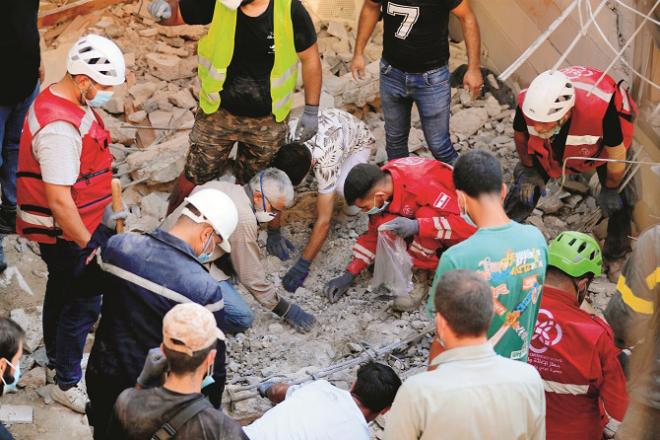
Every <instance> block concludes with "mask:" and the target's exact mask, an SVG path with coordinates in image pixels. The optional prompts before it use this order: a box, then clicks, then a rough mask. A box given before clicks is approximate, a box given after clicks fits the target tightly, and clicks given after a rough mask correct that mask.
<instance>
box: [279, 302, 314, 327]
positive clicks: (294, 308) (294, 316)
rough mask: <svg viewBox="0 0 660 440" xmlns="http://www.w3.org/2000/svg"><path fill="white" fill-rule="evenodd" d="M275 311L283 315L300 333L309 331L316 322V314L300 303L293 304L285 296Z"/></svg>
mask: <svg viewBox="0 0 660 440" xmlns="http://www.w3.org/2000/svg"><path fill="white" fill-rule="evenodd" d="M273 313H275V314H276V315H277V316H281V317H282V319H284V320H285V321H286V322H287V323H288V324H289V325H291V326H292V327H293V328H295V329H296V330H297V331H299V332H300V333H307V332H309V331H310V330H311V329H312V327H314V323H315V322H316V318H314V315H312V314H311V313H307V312H306V311H304V310H303V309H302V308H301V307H300V306H299V305H298V304H292V303H290V302H289V301H287V300H285V299H284V298H280V302H278V303H277V305H276V306H275V308H274V309H273Z"/></svg>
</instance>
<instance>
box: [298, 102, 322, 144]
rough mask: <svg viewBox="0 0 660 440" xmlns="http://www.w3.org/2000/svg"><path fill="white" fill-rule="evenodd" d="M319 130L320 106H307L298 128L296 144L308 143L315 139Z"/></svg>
mask: <svg viewBox="0 0 660 440" xmlns="http://www.w3.org/2000/svg"><path fill="white" fill-rule="evenodd" d="M318 130H319V106H318V105H307V104H306V105H305V110H304V111H303V114H302V116H301V117H300V120H299V121H298V125H297V126H296V133H295V136H294V140H295V141H296V142H301V143H302V142H307V141H308V140H310V139H311V138H313V137H314V135H315V134H316V132H317V131H318Z"/></svg>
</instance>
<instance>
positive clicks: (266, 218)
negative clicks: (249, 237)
mask: <svg viewBox="0 0 660 440" xmlns="http://www.w3.org/2000/svg"><path fill="white" fill-rule="evenodd" d="M259 191H261V204H262V207H263V211H256V212H255V213H254V216H255V217H256V218H257V222H258V223H268V222H270V221H272V220H273V219H274V218H275V217H277V215H276V214H273V213H272V212H269V211H268V210H266V194H265V193H264V173H263V172H262V173H261V174H259Z"/></svg>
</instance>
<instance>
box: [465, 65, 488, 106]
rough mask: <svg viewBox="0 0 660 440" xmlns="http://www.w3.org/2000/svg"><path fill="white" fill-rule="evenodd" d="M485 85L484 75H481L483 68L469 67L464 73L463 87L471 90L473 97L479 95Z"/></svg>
mask: <svg viewBox="0 0 660 440" xmlns="http://www.w3.org/2000/svg"><path fill="white" fill-rule="evenodd" d="M483 85H484V77H483V76H482V75H481V69H479V68H476V69H468V70H467V71H466V72H465V75H463V87H464V88H465V89H466V90H468V91H469V92H470V94H471V95H472V98H473V99H474V98H476V97H477V96H479V94H480V93H481V87H482V86H483Z"/></svg>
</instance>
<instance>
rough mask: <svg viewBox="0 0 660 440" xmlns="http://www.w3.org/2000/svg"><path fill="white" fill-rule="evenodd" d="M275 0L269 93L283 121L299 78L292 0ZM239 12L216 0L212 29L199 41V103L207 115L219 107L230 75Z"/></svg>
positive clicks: (276, 117) (275, 109)
mask: <svg viewBox="0 0 660 440" xmlns="http://www.w3.org/2000/svg"><path fill="white" fill-rule="evenodd" d="M272 1H274V2H275V3H274V11H273V12H274V14H273V16H274V17H273V18H274V20H273V21H274V23H273V28H274V32H273V34H274V38H275V63H274V64H273V70H271V72H270V97H271V99H272V113H273V115H274V116H275V120H276V121H277V122H282V121H283V120H284V119H285V118H286V117H287V116H288V114H289V111H290V110H291V103H292V101H293V92H294V90H295V87H296V82H297V80H298V54H297V53H296V47H295V43H294V39H293V22H292V21H291V1H292V0H272ZM237 14H238V11H236V10H231V9H229V8H228V7H226V6H225V5H223V4H222V2H221V1H220V0H217V2H216V4H215V11H214V13H213V21H212V22H211V27H210V29H209V32H208V34H206V35H205V36H204V38H202V39H201V40H200V41H199V46H198V48H197V53H198V58H199V64H198V75H199V80H200V83H201V86H202V88H201V92H200V94H199V106H200V107H201V108H202V111H204V113H206V114H207V115H208V114H211V113H215V112H216V111H218V108H220V92H221V91H222V86H223V84H224V82H225V78H226V77H227V67H228V66H229V63H230V62H231V59H232V57H233V55H234V37H235V35H236V16H237Z"/></svg>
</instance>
